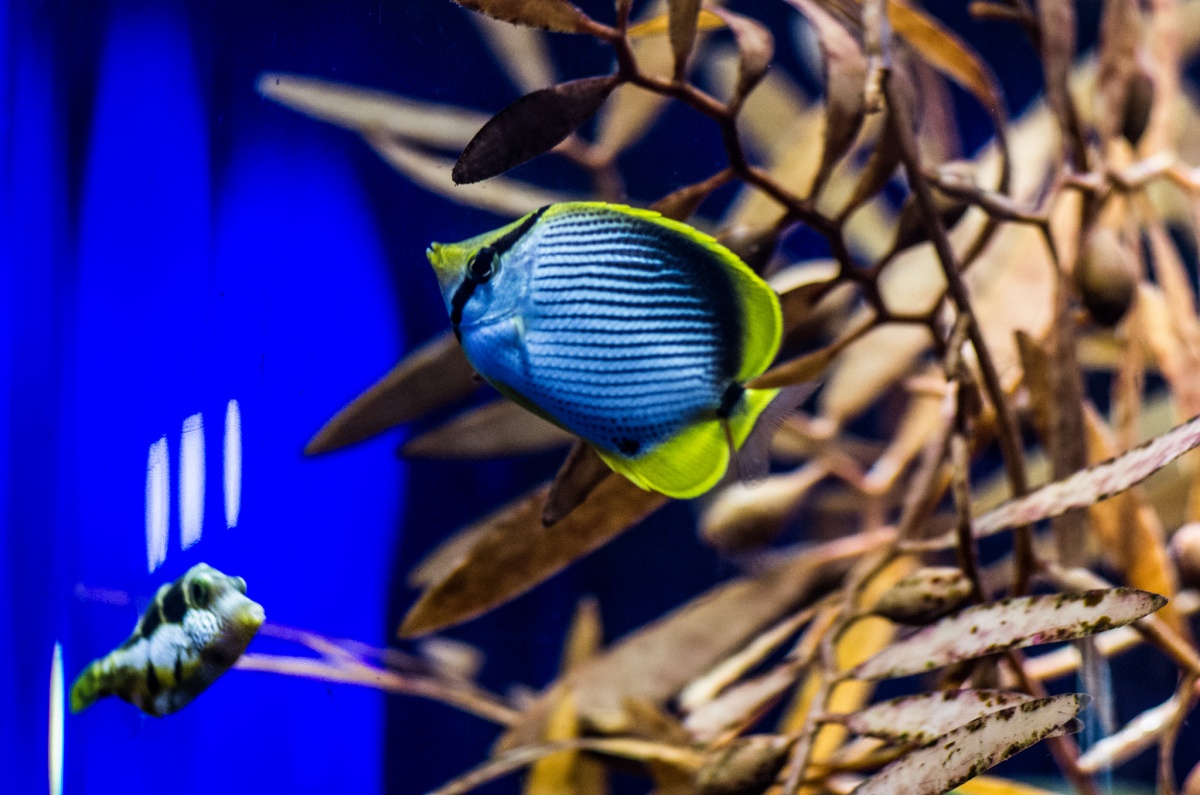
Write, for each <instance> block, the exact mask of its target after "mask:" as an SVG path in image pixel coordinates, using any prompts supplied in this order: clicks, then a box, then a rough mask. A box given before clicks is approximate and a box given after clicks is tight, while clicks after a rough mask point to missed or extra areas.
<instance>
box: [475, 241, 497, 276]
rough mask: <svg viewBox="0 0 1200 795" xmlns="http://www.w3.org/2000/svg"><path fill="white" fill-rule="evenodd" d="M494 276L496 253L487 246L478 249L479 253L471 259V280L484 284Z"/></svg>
mask: <svg viewBox="0 0 1200 795" xmlns="http://www.w3.org/2000/svg"><path fill="white" fill-rule="evenodd" d="M495 274H496V252H495V251H493V250H492V249H491V248H489V247H488V246H484V247H483V248H481V249H479V253H478V254H476V255H475V256H474V257H472V258H471V279H472V280H473V281H476V282H486V281H487V280H488V279H490V278H492V276H494V275H495Z"/></svg>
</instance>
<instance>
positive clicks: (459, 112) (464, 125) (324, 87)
mask: <svg viewBox="0 0 1200 795" xmlns="http://www.w3.org/2000/svg"><path fill="white" fill-rule="evenodd" d="M257 87H258V93H260V94H262V95H263V96H264V97H266V98H267V99H269V100H272V101H273V102H278V103H279V104H280V105H283V106H285V107H288V108H291V109H292V110H294V111H298V112H300V113H304V114H306V115H308V116H311V117H312V118H314V119H320V120H321V121H324V122H328V123H329V124H335V125H337V126H338V127H344V128H346V129H349V130H355V131H357V132H361V133H364V134H374V135H382V136H398V137H400V138H403V139H405V140H407V141H411V142H413V143H419V144H423V145H425V146H435V147H444V148H447V149H454V148H458V147H461V146H464V145H465V144H466V143H467V141H469V140H471V136H472V135H473V134H474V131H475V130H477V129H479V126H480V125H481V124H483V123H484V122H485V121H487V116H486V115H484V114H482V113H479V112H477V111H473V110H466V109H464V108H459V107H455V106H453V105H437V104H433V103H429V102H418V101H417V100H413V99H407V98H405V97H401V96H397V95H396V94H389V93H387V92H386V91H377V90H375V89H370V88H360V87H358V86H353V85H349V84H346V83H337V82H333V81H331V80H321V79H319V78H315V77H304V76H302V75H292V74H285V73H282V72H265V73H264V74H262V75H260V76H259V78H258V83H257Z"/></svg>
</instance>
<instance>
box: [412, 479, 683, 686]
mask: <svg viewBox="0 0 1200 795" xmlns="http://www.w3.org/2000/svg"><path fill="white" fill-rule="evenodd" d="M545 494H546V489H539V490H538V491H536V492H534V494H533V495H532V496H530V497H527V498H526V499H524V500H522V501H521V502H520V503H518V504H516V505H515V506H512V507H509V508H506V509H503V510H502V511H500V512H499V513H497V514H493V515H492V516H490V517H488V518H487V519H484V520H483V522H482V523H481V524H483V525H485V526H486V527H487V528H488V529H487V530H486V531H485V532H484V533H483V534H482V536H481V537H480V538H479V540H478V541H476V543H475V544H474V545H473V546H472V547H471V548H470V550H469V551H468V552H467V555H466V557H465V558H464V559H463V560H461V561H460V562H459V564H458V565H457V566H456V567H455V568H454V570H453V571H451V572H450V574H449V575H448V576H447V577H446V578H445V579H443V580H440V581H439V582H437V583H436V584H434V585H433V586H432V587H430V588H429V590H428V591H426V592H425V593H424V594H422V596H421V598H420V600H419V601H418V602H417V604H416V605H415V606H414V607H413V608H412V610H410V611H409V613H408V615H407V616H406V617H405V619H404V623H403V624H402V625H401V627H400V634H401V635H402V636H404V637H412V636H415V635H422V634H425V633H427V632H433V631H434V630H438V629H441V628H443V627H447V626H450V625H453V624H458V623H460V622H463V621H466V620H467V619H470V618H474V617H475V616H478V615H480V614H481V613H484V612H486V611H488V610H490V609H492V608H493V607H495V606H496V605H499V604H502V603H503V602H507V601H508V600H510V599H513V598H514V597H516V596H519V595H520V594H522V593H524V592H525V591H528V590H529V589H530V588H532V587H534V586H535V585H537V584H538V583H540V582H542V581H543V580H545V579H546V578H547V577H550V576H551V575H553V574H554V573H555V572H558V571H560V570H561V569H562V568H563V567H565V566H567V565H568V564H569V563H570V562H571V561H573V560H575V559H576V558H579V557H581V556H582V555H585V554H587V553H588V552H591V551H593V550H595V549H596V548H598V547H600V546H601V545H603V544H604V543H605V542H607V541H609V540H610V539H612V538H613V537H614V536H616V535H617V534H618V533H621V532H623V531H624V530H626V529H628V528H629V527H631V526H632V525H634V524H636V523H637V522H638V521H640V520H641V519H642V518H643V517H645V516H646V515H647V514H649V513H651V512H652V511H654V510H655V509H657V508H658V507H660V506H661V505H662V504H663V503H665V502H666V498H665V497H663V496H662V495H661V494H656V493H654V492H649V491H643V490H642V489H639V488H638V487H637V486H635V485H633V484H632V483H630V482H629V481H628V480H626V479H625V478H623V477H621V476H620V475H617V474H615V473H613V474H610V475H609V476H608V477H607V478H605V480H604V481H603V482H602V483H601V484H600V485H599V486H597V487H596V489H595V490H594V491H593V492H592V493H591V494H589V495H588V497H587V499H585V500H584V501H583V503H582V504H580V505H579V507H577V508H576V509H575V510H574V511H572V512H571V513H570V514H568V515H567V516H566V517H564V518H563V520H562V521H560V522H558V523H557V524H555V525H552V526H550V527H546V526H545V525H543V524H542V506H543V504H544V501H545ZM581 706H582V705H581Z"/></svg>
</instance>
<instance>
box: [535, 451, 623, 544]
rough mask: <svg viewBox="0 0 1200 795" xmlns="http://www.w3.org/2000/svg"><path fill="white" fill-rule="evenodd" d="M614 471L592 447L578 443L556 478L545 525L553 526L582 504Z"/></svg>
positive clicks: (549, 497)
mask: <svg viewBox="0 0 1200 795" xmlns="http://www.w3.org/2000/svg"><path fill="white" fill-rule="evenodd" d="M611 472H612V470H611V469H609V468H608V464H606V463H604V459H602V458H601V457H600V456H599V455H597V454H596V451H595V450H594V449H592V446H591V445H589V444H587V443H586V442H583V441H577V442H575V445H574V446H573V447H572V448H571V452H569V453H567V458H566V460H565V461H563V465H562V467H560V468H559V470H558V474H557V475H555V476H554V482H553V483H551V484H550V493H549V494H548V495H547V496H546V505H545V507H543V508H542V524H543V525H545V526H546V527H549V526H550V525H552V524H555V523H556V522H559V521H561V520H562V518H563V517H564V516H566V515H567V514H569V513H570V512H571V511H573V510H575V508H576V507H577V506H578V505H580V504H581V503H582V502H583V501H584V500H585V499H587V496H588V495H589V494H591V493H592V492H593V491H594V490H595V489H596V487H597V486H599V485H600V483H601V482H603V480H604V479H605V478H606V477H608V476H609V474H611Z"/></svg>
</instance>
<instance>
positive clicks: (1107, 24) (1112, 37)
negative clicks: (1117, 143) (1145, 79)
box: [1094, 0, 1142, 143]
mask: <svg viewBox="0 0 1200 795" xmlns="http://www.w3.org/2000/svg"><path fill="white" fill-rule="evenodd" d="M1141 40H1142V14H1141V11H1140V10H1139V9H1138V3H1137V0H1106V2H1105V3H1104V12H1103V16H1102V17H1101V18H1100V45H1099V51H1100V55H1099V59H1098V63H1097V66H1096V89H1095V97H1094V102H1095V108H1094V114H1095V116H1094V117H1095V124H1096V131H1097V132H1098V133H1099V134H1100V140H1101V141H1102V142H1105V143H1106V142H1108V141H1109V140H1110V139H1111V138H1112V137H1113V136H1114V135H1116V134H1117V132H1118V131H1119V128H1120V124H1121V120H1122V116H1123V113H1124V110H1125V104H1126V100H1127V98H1128V96H1129V85H1130V80H1131V79H1132V77H1133V74H1134V72H1135V70H1136V69H1137V50H1138V47H1139V46H1140V45H1141Z"/></svg>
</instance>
